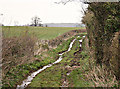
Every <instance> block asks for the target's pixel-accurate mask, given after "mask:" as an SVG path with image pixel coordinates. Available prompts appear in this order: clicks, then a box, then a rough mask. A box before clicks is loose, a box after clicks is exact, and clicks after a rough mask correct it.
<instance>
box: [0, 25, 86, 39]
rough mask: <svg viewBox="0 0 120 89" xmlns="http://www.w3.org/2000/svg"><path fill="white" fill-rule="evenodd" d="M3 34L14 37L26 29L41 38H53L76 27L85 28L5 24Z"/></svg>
mask: <svg viewBox="0 0 120 89" xmlns="http://www.w3.org/2000/svg"><path fill="white" fill-rule="evenodd" d="M2 29H3V36H4V37H13V36H20V35H22V34H23V33H25V32H26V31H28V33H29V34H34V35H35V36H36V37H37V38H39V39H53V38H56V37H57V36H59V35H62V34H63V33H65V32H69V31H71V30H76V29H84V28H80V27H28V26H11V27H10V26H4V27H2Z"/></svg>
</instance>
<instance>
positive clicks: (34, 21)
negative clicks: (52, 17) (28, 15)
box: [32, 16, 42, 26]
mask: <svg viewBox="0 0 120 89" xmlns="http://www.w3.org/2000/svg"><path fill="white" fill-rule="evenodd" d="M40 22H42V21H41V19H40V18H39V17H37V16H35V17H33V18H32V25H33V26H41V23H40Z"/></svg>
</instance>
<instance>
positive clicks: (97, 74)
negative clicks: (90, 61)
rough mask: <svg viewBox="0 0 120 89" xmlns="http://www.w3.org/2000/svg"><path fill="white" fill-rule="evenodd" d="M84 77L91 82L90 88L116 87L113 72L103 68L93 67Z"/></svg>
mask: <svg viewBox="0 0 120 89" xmlns="http://www.w3.org/2000/svg"><path fill="white" fill-rule="evenodd" d="M85 75H86V77H87V78H88V79H89V80H90V81H91V85H92V87H113V86H115V85H116V86H118V81H117V80H116V76H115V75H114V74H113V71H112V70H107V69H106V68H105V67H100V66H93V67H92V69H90V71H89V72H88V73H87V74H85Z"/></svg>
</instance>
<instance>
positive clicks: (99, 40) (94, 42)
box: [83, 2, 120, 79]
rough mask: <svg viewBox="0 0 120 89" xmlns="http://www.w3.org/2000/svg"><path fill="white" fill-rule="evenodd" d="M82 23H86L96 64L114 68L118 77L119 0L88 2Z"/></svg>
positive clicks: (119, 43)
mask: <svg viewBox="0 0 120 89" xmlns="http://www.w3.org/2000/svg"><path fill="white" fill-rule="evenodd" d="M83 23H85V24H86V28H87V31H88V38H89V46H90V47H91V49H93V50H94V59H95V60H96V64H99V65H101V66H103V65H105V66H106V67H107V68H109V69H112V70H113V69H114V72H115V75H116V76H117V79H119V73H118V72H119V66H118V62H119V45H120V40H119V38H120V33H118V32H119V31H120V2H116V3H111V2H105V3H102V2H97V3H89V6H88V10H87V12H86V14H85V16H84V17H83ZM113 42H114V43H113ZM115 45H116V46H115ZM113 46H114V47H113ZM111 49H112V50H111ZM115 68H116V69H115Z"/></svg>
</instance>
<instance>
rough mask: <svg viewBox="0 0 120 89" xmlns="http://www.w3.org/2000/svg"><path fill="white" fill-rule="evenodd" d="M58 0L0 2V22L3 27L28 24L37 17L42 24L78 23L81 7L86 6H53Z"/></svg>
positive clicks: (73, 4) (75, 3) (71, 3)
mask: <svg viewBox="0 0 120 89" xmlns="http://www.w3.org/2000/svg"><path fill="white" fill-rule="evenodd" d="M56 1H60V0H0V14H3V15H0V22H2V23H3V24H5V25H14V24H17V25H24V24H30V23H31V18H32V17H34V16H38V17H40V18H41V20H42V23H80V22H81V18H82V16H83V13H82V12H81V11H82V7H83V8H85V7H87V6H86V5H84V4H82V3H78V2H70V3H68V4H66V5H63V4H55V3H54V2H56Z"/></svg>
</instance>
